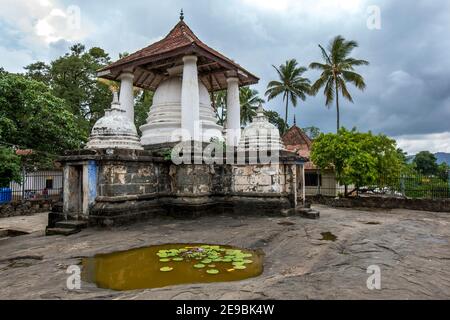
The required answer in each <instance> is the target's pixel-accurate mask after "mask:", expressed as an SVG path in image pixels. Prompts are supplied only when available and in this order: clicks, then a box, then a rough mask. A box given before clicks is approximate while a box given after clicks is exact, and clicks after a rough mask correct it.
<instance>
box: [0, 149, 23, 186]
mask: <svg viewBox="0 0 450 320" xmlns="http://www.w3.org/2000/svg"><path fill="white" fill-rule="evenodd" d="M20 173H21V164H20V158H19V157H18V156H16V154H15V153H14V150H13V149H12V148H7V147H4V146H1V145H0V188H4V187H8V186H9V183H10V182H11V181H20V180H21V175H20Z"/></svg>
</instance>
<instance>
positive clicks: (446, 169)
mask: <svg viewBox="0 0 450 320" xmlns="http://www.w3.org/2000/svg"><path fill="white" fill-rule="evenodd" d="M437 175H438V176H439V178H440V179H441V180H443V181H448V180H449V179H450V166H449V165H448V164H447V163H445V162H443V163H441V164H440V165H439V166H438V169H437ZM449 183H450V182H449Z"/></svg>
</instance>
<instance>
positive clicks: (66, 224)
mask: <svg viewBox="0 0 450 320" xmlns="http://www.w3.org/2000/svg"><path fill="white" fill-rule="evenodd" d="M87 226H88V224H87V221H81V220H66V221H58V222H57V223H56V224H55V227H56V228H62V229H77V230H81V229H85V228H87Z"/></svg>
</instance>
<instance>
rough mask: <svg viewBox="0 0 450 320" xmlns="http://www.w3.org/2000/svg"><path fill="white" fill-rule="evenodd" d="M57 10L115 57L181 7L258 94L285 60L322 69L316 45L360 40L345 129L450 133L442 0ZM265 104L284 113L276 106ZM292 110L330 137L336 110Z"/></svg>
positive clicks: (447, 16)
mask: <svg viewBox="0 0 450 320" xmlns="http://www.w3.org/2000/svg"><path fill="white" fill-rule="evenodd" d="M60 3H61V1H60ZM337 3H341V4H342V3H343V4H345V5H344V8H343V9H340V8H339V7H338V5H337ZM62 4H63V5H65V6H69V5H73V4H76V5H78V6H79V7H80V8H81V16H82V23H87V22H89V23H90V24H91V25H92V27H91V28H90V30H89V33H88V34H87V36H86V37H85V38H84V40H83V42H84V43H85V44H86V45H88V46H100V47H102V48H104V49H106V50H107V51H108V52H110V53H111V56H112V57H113V58H117V56H118V53H120V52H124V51H128V52H132V51H135V50H137V49H140V48H142V47H144V46H146V45H148V44H149V43H151V42H154V41H156V40H157V39H160V38H161V37H163V36H165V35H166V34H167V33H168V32H169V30H170V29H171V28H172V27H173V26H174V25H175V24H176V23H177V21H178V15H179V10H180V9H181V8H184V11H185V16H186V19H185V21H186V22H187V23H188V24H189V25H190V27H191V28H192V29H193V30H194V32H195V33H196V34H197V35H198V36H199V37H200V39H202V40H203V41H204V42H206V43H207V44H209V45H210V46H212V47H213V48H215V49H217V50H219V51H221V52H222V53H224V54H225V55H227V56H228V57H230V58H232V59H234V60H235V61H237V62H238V63H240V64H241V65H242V66H244V67H245V68H247V69H248V70H249V71H251V72H253V73H255V74H256V75H258V76H259V77H260V78H261V81H260V83H259V84H258V85H257V86H255V88H256V89H257V90H258V91H259V92H260V94H263V93H264V91H265V87H266V85H267V83H268V82H269V81H270V80H273V79H274V78H275V77H276V73H275V71H274V70H273V68H272V64H275V65H279V64H281V63H283V62H284V61H286V60H287V59H291V58H296V59H297V60H298V61H299V63H300V64H302V65H305V66H307V65H309V63H310V62H312V61H320V59H321V54H320V51H319V49H318V47H317V44H319V43H320V44H323V45H326V44H327V43H328V41H329V40H330V39H331V38H332V37H334V36H336V35H338V34H341V35H343V36H344V37H345V38H347V39H352V40H357V41H358V42H359V44H360V47H359V48H358V49H356V50H355V51H354V53H353V56H354V57H357V58H363V59H366V60H369V61H370V63H371V64H370V66H368V67H361V68H359V69H358V71H359V72H360V73H361V74H362V75H363V76H364V77H365V79H366V82H367V89H366V91H365V92H359V91H357V90H356V89H354V88H353V87H352V88H351V92H352V94H353V98H354V100H355V103H354V104H351V103H349V102H346V101H345V102H343V103H342V114H341V117H342V123H343V125H345V126H346V127H353V126H356V127H358V128H359V129H360V130H372V131H374V132H383V133H386V134H389V135H392V136H401V135H407V134H416V135H420V134H429V133H439V132H446V131H450V76H449V70H450V55H449V52H450V37H449V36H448V31H449V30H450V2H449V1H446V0H440V1H426V0H416V1H408V0H390V1H388V0H380V1H376V0H373V1H367V0H362V1H360V2H359V4H358V3H357V1H355V0H347V1H345V2H344V1H341V2H339V1H337V0H316V1H294V0H277V1H272V2H269V0H260V1H256V0H240V1H239V0H230V1H211V0H198V1H187V0H185V1H183V0H164V1H148V0H133V1H126V2H124V1H119V0H111V1H107V2H106V1H74V0H64V1H62ZM274 4H276V6H274ZM369 5H377V6H379V8H380V9H381V30H369V29H368V28H367V26H366V21H367V18H368V13H367V11H366V10H367V7H368V6H369ZM283 6H284V8H283ZM352 6H354V7H355V8H356V9H355V8H352ZM280 8H281V9H280ZM63 44H64V42H61V43H59V44H58V45H54V46H53V48H52V51H54V52H60V50H61V45H63ZM306 75H307V76H308V77H310V78H311V79H312V80H314V79H315V78H316V77H317V76H318V74H317V72H314V71H308V72H307V74H306ZM266 105H267V106H268V107H270V108H272V109H274V110H277V111H279V112H280V113H281V114H284V104H283V102H282V101H281V100H280V99H277V100H274V101H270V102H268V103H267V104H266ZM294 112H295V114H296V116H297V122H299V123H300V125H302V126H311V125H314V126H317V127H319V128H321V129H322V130H323V131H334V130H335V121H336V114H335V109H334V108H333V107H332V108H331V109H330V110H328V109H327V108H326V107H325V106H324V98H323V96H322V93H320V94H319V95H318V96H317V97H310V98H308V99H307V101H306V102H301V103H300V104H299V106H298V107H297V108H296V109H295V111H294V110H293V109H292V108H291V110H290V117H289V118H290V121H291V122H292V119H293V114H294Z"/></svg>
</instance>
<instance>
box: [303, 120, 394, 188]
mask: <svg viewBox="0 0 450 320" xmlns="http://www.w3.org/2000/svg"><path fill="white" fill-rule="evenodd" d="M311 160H312V162H313V163H314V164H315V165H317V166H318V167H319V168H321V169H329V168H333V169H334V170H335V173H336V178H337V181H338V182H339V183H340V184H341V185H345V186H348V185H355V187H356V190H358V189H359V188H361V187H363V186H371V185H373V184H374V183H377V184H378V185H382V184H384V185H389V183H391V182H392V181H397V180H398V177H399V175H400V171H401V160H400V159H399V157H398V153H397V148H396V143H395V140H392V139H389V138H388V137H386V136H384V135H378V136H374V135H372V133H370V132H369V133H360V132H357V131H356V130H355V129H353V130H351V131H348V130H346V129H345V128H341V129H340V130H339V132H338V133H337V134H332V133H330V134H321V135H320V136H319V137H318V138H317V139H315V140H314V142H313V145H312V150H311Z"/></svg>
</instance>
